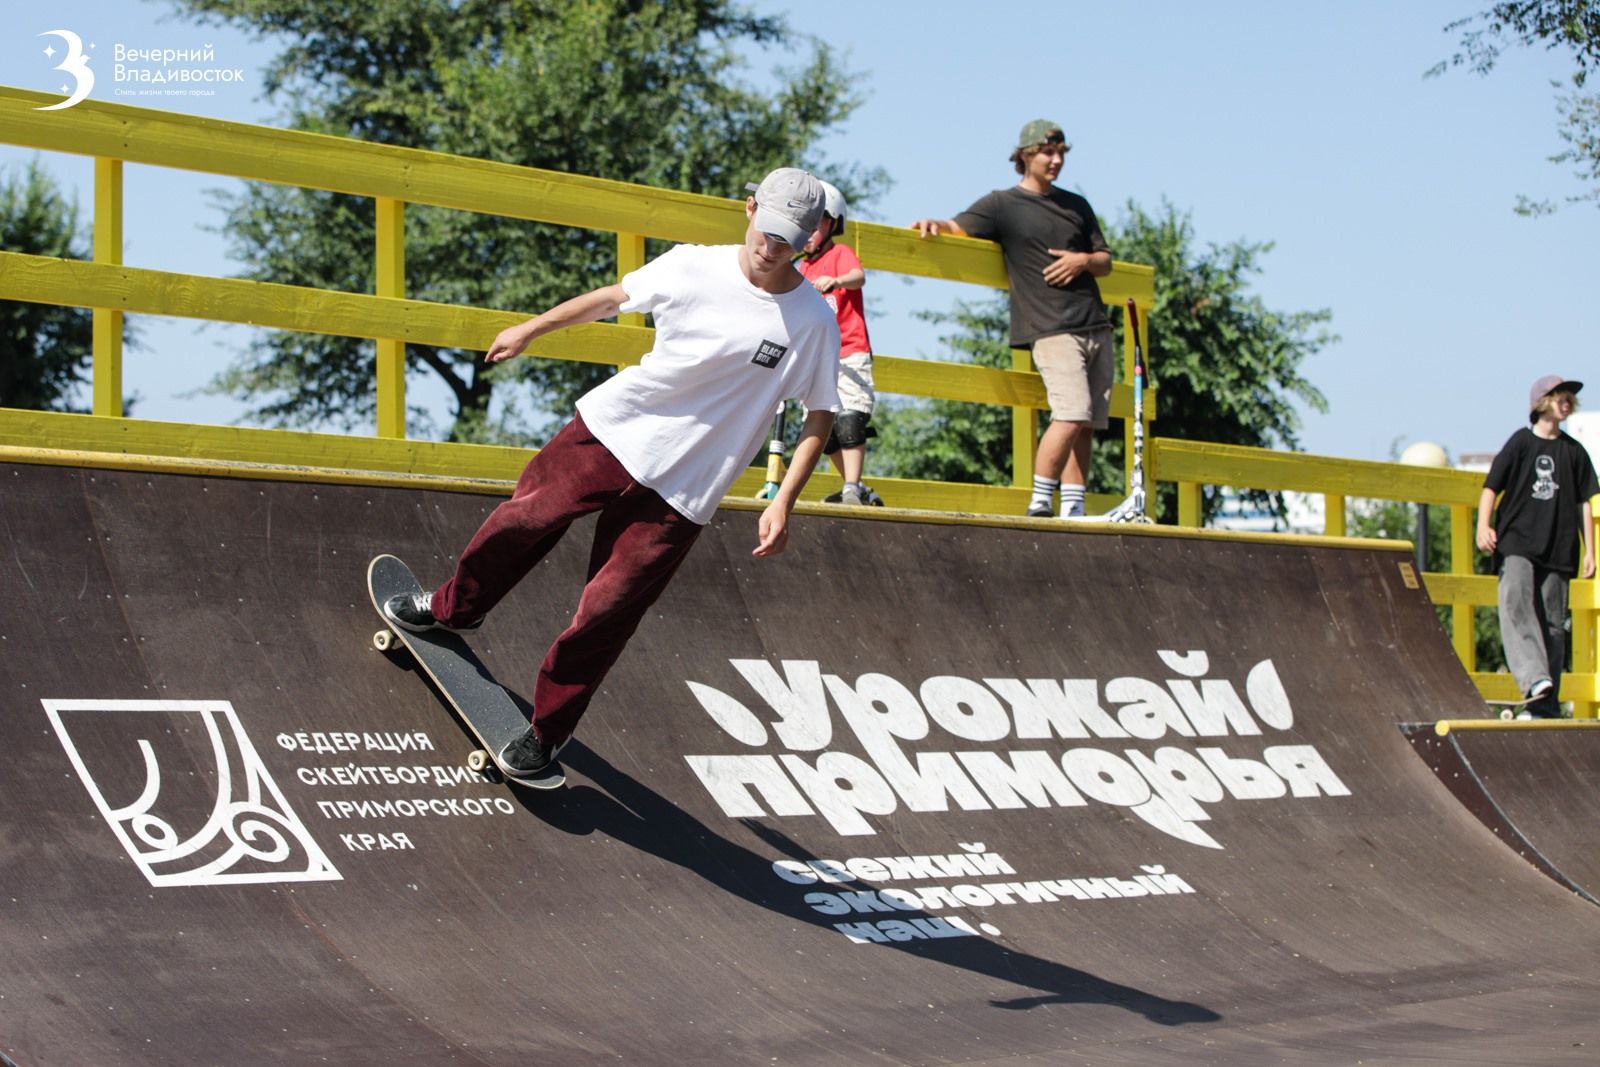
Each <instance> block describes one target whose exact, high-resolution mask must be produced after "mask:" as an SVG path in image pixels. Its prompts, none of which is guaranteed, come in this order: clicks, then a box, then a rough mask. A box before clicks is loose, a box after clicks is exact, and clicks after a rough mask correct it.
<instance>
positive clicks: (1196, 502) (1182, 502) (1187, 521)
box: [1178, 482, 1200, 527]
mask: <svg viewBox="0 0 1600 1067" xmlns="http://www.w3.org/2000/svg"><path fill="white" fill-rule="evenodd" d="M1178 525H1179V526H1192V527H1198V526H1199V525H1200V483H1199V482H1179V483H1178Z"/></svg>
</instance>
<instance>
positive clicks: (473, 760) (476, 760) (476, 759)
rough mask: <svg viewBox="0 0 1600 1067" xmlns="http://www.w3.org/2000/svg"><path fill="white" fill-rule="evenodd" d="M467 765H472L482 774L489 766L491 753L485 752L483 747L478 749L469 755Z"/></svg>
mask: <svg viewBox="0 0 1600 1067" xmlns="http://www.w3.org/2000/svg"><path fill="white" fill-rule="evenodd" d="M467 766H468V767H471V768H472V769H473V770H475V771H477V772H478V773H479V774H482V773H483V771H484V768H486V767H488V766H489V753H487V752H485V751H484V750H483V749H481V748H480V749H478V750H477V751H476V752H474V753H473V754H472V755H470V756H468V757H467Z"/></svg>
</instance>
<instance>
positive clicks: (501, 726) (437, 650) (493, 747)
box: [367, 555, 565, 789]
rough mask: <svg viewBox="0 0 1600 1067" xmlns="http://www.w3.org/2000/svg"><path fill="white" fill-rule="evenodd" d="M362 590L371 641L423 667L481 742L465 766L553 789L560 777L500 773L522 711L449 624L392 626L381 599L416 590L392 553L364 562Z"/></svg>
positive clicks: (520, 727)
mask: <svg viewBox="0 0 1600 1067" xmlns="http://www.w3.org/2000/svg"><path fill="white" fill-rule="evenodd" d="M367 591H368V592H369V593H370V594H371V595H372V606H373V607H374V608H376V609H377V612H378V617H379V618H381V619H382V620H383V621H384V624H385V626H384V629H382V630H379V631H378V632H377V633H375V634H373V635H372V647H373V648H376V649H377V650H378V651H379V652H385V653H388V652H393V651H395V650H396V649H397V647H403V648H405V649H406V650H407V651H409V652H410V653H411V656H412V658H413V659H415V660H416V661H417V664H418V665H419V666H420V667H421V668H422V669H423V671H424V672H425V673H426V674H427V675H428V677H429V678H430V679H432V680H433V684H434V686H435V687H437V688H438V690H439V692H440V693H443V694H444V698H445V699H446V700H448V701H449V702H450V707H451V708H453V709H454V710H455V713H456V718H458V719H460V720H461V722H462V723H463V724H464V725H465V726H466V727H467V729H468V730H469V731H470V732H471V733H472V736H473V737H474V738H475V739H476V740H477V742H478V744H479V745H480V746H482V747H480V748H479V749H477V750H476V751H474V752H473V753H472V754H471V755H469V756H468V757H467V766H468V767H471V768H472V769H473V770H474V771H477V772H479V773H480V774H481V773H483V772H485V771H486V770H488V768H489V767H491V766H492V767H494V768H495V769H496V770H498V771H499V772H500V773H501V775H502V776H504V777H505V778H506V779H507V780H508V781H511V782H515V783H516V784H518V785H524V786H528V787H530V788H535V789H554V788H555V787H556V786H559V785H561V784H562V783H563V782H564V781H565V779H564V778H563V777H560V776H556V777H552V778H547V779H541V780H540V782H539V783H538V785H534V784H533V783H531V782H526V781H522V780H519V779H517V778H515V777H513V776H511V775H509V774H507V773H506V768H505V767H504V766H502V765H501V763H500V759H499V756H500V752H501V750H503V749H504V748H505V747H506V745H507V744H508V743H509V742H510V741H511V740H512V739H513V738H515V737H517V736H518V735H520V734H521V733H522V732H523V731H525V730H526V729H527V728H528V715H527V713H526V712H524V711H523V710H522V709H521V708H520V707H518V706H517V703H516V701H515V700H513V699H512V697H511V694H510V693H508V692H506V690H505V687H504V686H502V685H501V684H500V683H499V682H497V681H495V680H494V676H493V675H491V674H490V673H489V668H487V667H485V666H484V665H483V662H482V661H481V660H479V659H478V657H477V656H476V655H474V654H473V651H472V649H471V648H470V647H469V646H468V645H467V643H466V642H465V641H463V640H462V639H461V636H460V635H459V634H455V633H452V632H451V631H449V630H427V631H424V632H423V633H412V632H411V631H409V630H407V629H404V628H403V627H400V626H396V625H395V624H394V621H393V620H392V619H390V618H389V616H387V615H385V614H384V613H383V604H384V601H386V600H388V599H389V598H390V597H392V596H396V595H398V594H401V593H420V592H422V586H421V584H420V583H419V582H418V581H417V579H416V578H415V577H414V576H413V575H412V573H411V568H410V567H407V566H406V565H405V564H404V563H403V562H401V561H400V560H399V559H397V558H395V557H394V556H389V555H383V556H377V557H375V558H374V559H373V561H372V562H371V563H370V564H369V565H368V566H367Z"/></svg>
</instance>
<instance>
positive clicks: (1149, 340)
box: [873, 201, 1335, 515]
mask: <svg viewBox="0 0 1600 1067" xmlns="http://www.w3.org/2000/svg"><path fill="white" fill-rule="evenodd" d="M1123 214H1124V217H1123V219H1122V220H1121V221H1120V222H1118V223H1117V224H1115V225H1113V226H1109V227H1105V231H1106V239H1107V241H1108V242H1109V243H1110V244H1111V247H1112V248H1113V249H1114V250H1115V253H1116V256H1117V258H1118V259H1121V260H1125V261H1128V262H1133V263H1148V264H1151V265H1152V266H1153V267H1154V268H1155V307H1154V308H1153V310H1152V314H1151V321H1150V323H1148V324H1145V325H1144V326H1142V328H1141V332H1142V333H1144V335H1145V336H1144V350H1145V357H1146V365H1147V367H1148V368H1149V370H1148V373H1149V375H1150V381H1151V384H1152V385H1153V386H1154V387H1155V388H1156V389H1157V390H1158V392H1159V395H1160V401H1159V410H1158V412H1157V416H1158V417H1157V420H1156V422H1155V423H1154V427H1153V428H1154V432H1155V433H1158V434H1160V435H1161V436H1164V437H1179V438H1184V439H1186V440H1199V441H1218V442H1223V443H1227V444H1242V445H1254V446H1257V447H1263V448H1274V447H1284V448H1294V447H1296V446H1297V445H1298V444H1299V432H1298V431H1299V426H1300V419H1299V415H1298V413H1297V412H1296V410H1295V407H1294V403H1293V401H1294V400H1295V399H1298V400H1299V401H1300V402H1302V403H1304V404H1305V405H1306V406H1308V407H1310V408H1312V409H1314V410H1317V411H1323V410H1326V407H1327V403H1326V401H1325V400H1324V399H1323V397H1322V394H1321V393H1320V392H1318V391H1317V389H1316V388H1315V387H1314V386H1313V385H1312V384H1311V383H1310V382H1309V381H1307V380H1306V378H1305V377H1304V376H1303V375H1302V374H1301V373H1300V365H1301V364H1302V363H1303V362H1304V360H1305V359H1306V358H1307V357H1308V356H1310V355H1312V354H1313V353H1315V352H1316V351H1317V350H1318V349H1320V348H1321V347H1322V346H1323V345H1325V344H1327V343H1329V342H1330V341H1332V340H1335V338H1334V336H1333V335H1332V334H1330V333H1329V332H1328V331H1327V330H1326V328H1325V327H1326V324H1327V323H1328V322H1329V320H1330V319H1331V317H1332V316H1331V313H1330V312H1328V311H1326V310H1321V311H1298V312H1276V311H1272V310H1270V309H1268V308H1267V307H1266V305H1265V304H1264V302H1263V301H1262V300H1261V298H1260V297H1259V296H1257V295H1254V294H1252V293H1250V292H1249V284H1250V280H1251V278H1252V277H1253V276H1254V275H1258V274H1260V273H1261V270H1262V268H1261V259H1262V257H1263V256H1264V255H1265V254H1266V253H1267V252H1270V251H1271V250H1272V245H1271V244H1270V243H1253V242H1248V241H1243V240H1239V241H1233V242H1231V243H1229V244H1226V245H1220V246H1219V245H1215V244H1213V245H1210V246H1208V247H1206V248H1203V249H1202V248H1197V247H1196V245H1195V239H1194V229H1193V226H1192V225H1191V223H1190V221H1189V216H1188V215H1187V214H1186V213H1183V212H1180V211H1179V210H1178V209H1176V208H1175V207H1173V206H1172V205H1171V204H1170V203H1165V202H1163V204H1162V206H1161V210H1160V212H1159V213H1157V214H1151V213H1149V212H1147V211H1145V210H1144V209H1143V208H1141V207H1139V205H1137V204H1135V203H1133V202H1132V201H1130V202H1128V204H1127V205H1125V207H1124V209H1123ZM925 317H926V318H928V319H929V320H931V321H934V322H938V323H941V324H945V325H949V326H951V327H953V332H952V333H951V334H949V335H948V336H945V337H944V338H942V340H943V342H944V343H945V344H946V345H948V346H949V348H950V350H951V351H952V353H953V354H954V357H955V358H958V359H960V360H963V361H966V362H973V363H978V364H981V365H984V366H1002V367H1003V366H1010V353H1009V350H1008V349H1007V347H1006V331H1007V303H1006V298H1005V296H1004V294H1000V295H999V296H997V297H996V298H995V299H993V300H990V301H987V302H968V303H962V304H959V305H958V306H957V308H956V309H955V310H954V311H952V312H935V313H929V314H926V315H925ZM1113 318H1114V320H1115V321H1116V331H1117V337H1118V341H1117V345H1118V351H1119V352H1120V351H1121V345H1122V341H1121V334H1122V322H1121V318H1122V316H1121V315H1120V313H1119V314H1115V315H1114V316H1113ZM1119 376H1120V363H1119ZM876 421H877V422H878V423H879V426H880V433H881V436H880V438H879V443H878V444H877V445H876V447H875V449H874V453H873V455H874V459H873V463H874V467H875V468H876V469H880V470H883V471H884V472H885V473H893V474H897V475H900V476H902V477H912V478H940V479H946V480H952V481H978V482H987V483H990V484H996V483H1003V482H1009V481H1010V477H1011V475H1010V471H1011V455H1010V449H1011V428H1010V412H1009V409H1006V408H987V407H983V406H978V405H971V404H959V403H955V402H951V401H941V400H933V401H927V402H925V403H911V404H900V405H890V406H889V407H888V409H887V410H886V412H885V414H884V416H883V417H882V418H880V419H878V420H876ZM1122 458H1123V445H1122V437H1121V434H1120V433H1118V432H1116V429H1115V423H1113V428H1112V430H1111V431H1110V432H1107V433H1105V434H1102V435H1098V437H1097V439H1096V443H1095V458H1094V465H1093V469H1092V472H1091V475H1090V485H1089V488H1090V489H1091V490H1092V491H1095V492H1103V493H1119V492H1121V491H1122V470H1123V463H1122ZM1160 492H1161V493H1162V494H1163V498H1162V501H1161V513H1162V514H1165V515H1172V514H1174V513H1175V512H1176V503H1175V500H1174V497H1173V493H1174V490H1173V489H1172V488H1171V487H1170V486H1166V487H1162V488H1161V490H1160ZM1218 504H1219V500H1218V498H1217V497H1216V495H1215V493H1214V492H1212V491H1209V490H1208V492H1207V496H1206V503H1205V508H1206V514H1207V515H1209V514H1211V513H1212V511H1214V510H1215V508H1216V507H1217V505H1218Z"/></svg>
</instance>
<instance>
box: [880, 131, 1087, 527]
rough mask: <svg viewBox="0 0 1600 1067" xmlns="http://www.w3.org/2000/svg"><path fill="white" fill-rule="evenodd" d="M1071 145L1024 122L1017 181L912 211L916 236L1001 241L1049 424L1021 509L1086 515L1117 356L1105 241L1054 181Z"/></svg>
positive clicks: (1080, 203)
mask: <svg viewBox="0 0 1600 1067" xmlns="http://www.w3.org/2000/svg"><path fill="white" fill-rule="evenodd" d="M1071 150H1072V146H1071V145H1070V144H1068V143H1067V139H1066V137H1065V136H1064V135H1063V134H1062V132H1061V126H1060V124H1059V123H1055V122H1051V121H1050V120H1049V119H1035V120H1033V121H1032V122H1030V123H1028V124H1027V125H1026V126H1024V127H1022V132H1021V133H1020V134H1019V135H1018V136H1017V140H1016V147H1015V148H1013V149H1012V151H1011V163H1012V165H1013V166H1014V167H1015V168H1016V171H1017V173H1018V174H1019V175H1021V176H1022V180H1021V181H1019V182H1018V183H1017V184H1016V185H1013V186H1011V187H1010V188H1007V189H997V190H995V191H994V192H992V193H989V194H987V195H985V196H983V197H981V198H979V200H978V201H977V202H976V203H974V204H973V205H972V206H971V207H969V208H967V210H965V211H963V212H961V214H959V215H957V216H956V217H955V218H953V219H918V220H917V221H916V222H914V223H912V224H911V225H912V228H913V229H915V230H917V231H918V232H919V233H920V234H921V235H922V236H923V237H932V236H936V235H938V234H954V235H955V236H957V237H981V238H985V239H988V240H991V241H997V242H999V244H1000V251H1001V253H1002V254H1003V255H1004V256H1005V261H1006V274H1007V276H1008V278H1009V279H1010V285H1011V344H1012V346H1013V347H1015V348H1027V349H1031V350H1032V351H1033V362H1034V366H1035V367H1036V368H1037V369H1038V371H1039V375H1040V377H1042V378H1043V379H1044V385H1045V391H1046V392H1047V393H1048V394H1049V398H1050V420H1051V421H1050V425H1049V427H1048V428H1047V429H1046V430H1045V432H1044V433H1043V435H1041V436H1040V438H1039V453H1038V458H1037V459H1036V460H1035V462H1034V468H1033V499H1032V500H1031V501H1029V504H1028V514H1029V515H1034V516H1040V517H1048V516H1050V515H1051V507H1050V503H1051V497H1052V496H1053V495H1054V494H1055V491H1056V489H1057V488H1059V489H1060V490H1061V512H1060V514H1061V517H1062V518H1064V519H1067V518H1079V517H1082V515H1083V495H1084V488H1085V484H1086V482H1087V478H1088V473H1089V457H1090V453H1091V449H1092V447H1093V439H1094V431H1096V430H1104V429H1105V428H1106V426H1107V425H1108V413H1109V405H1110V401H1111V383H1112V380H1113V377H1114V375H1115V370H1116V362H1115V360H1116V357H1115V353H1114V352H1113V350H1112V344H1111V321H1110V320H1109V319H1108V318H1107V317H1106V309H1105V303H1104V302H1103V301H1102V300H1101V297H1100V287H1099V285H1098V284H1096V282H1095V279H1096V278H1103V277H1105V276H1106V275H1107V274H1109V273H1111V248H1110V246H1108V245H1107V244H1106V239H1105V235H1104V234H1102V233H1101V232H1100V223H1099V221H1098V220H1097V219H1096V218H1095V214H1094V209H1093V208H1092V207H1090V206H1089V201H1087V200H1085V199H1084V198H1083V197H1081V196H1079V195H1078V194H1077V193H1072V192H1068V191H1067V190H1065V189H1062V188H1059V187H1057V186H1056V184H1055V181H1056V178H1057V177H1059V176H1060V174H1061V167H1062V163H1063V162H1064V161H1065V160H1066V156H1067V153H1068V152H1070V151H1071Z"/></svg>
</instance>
